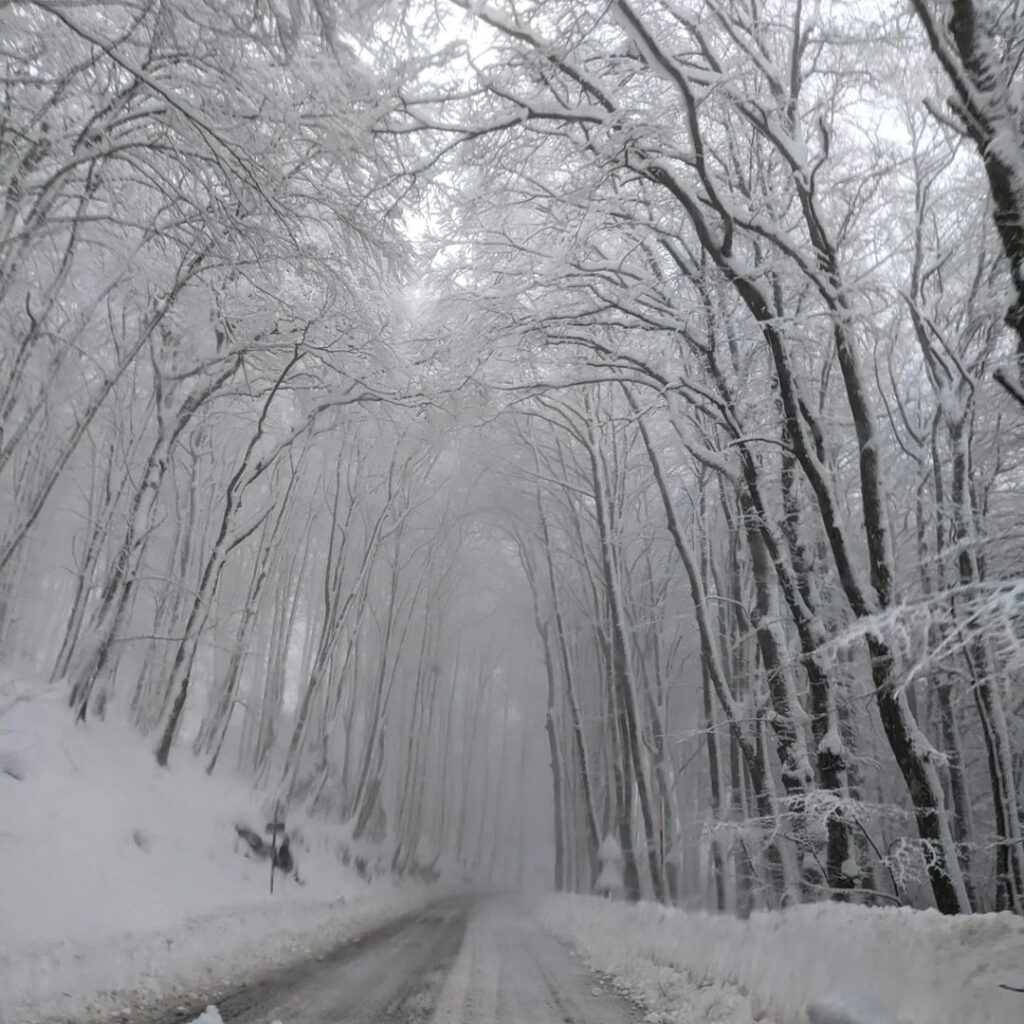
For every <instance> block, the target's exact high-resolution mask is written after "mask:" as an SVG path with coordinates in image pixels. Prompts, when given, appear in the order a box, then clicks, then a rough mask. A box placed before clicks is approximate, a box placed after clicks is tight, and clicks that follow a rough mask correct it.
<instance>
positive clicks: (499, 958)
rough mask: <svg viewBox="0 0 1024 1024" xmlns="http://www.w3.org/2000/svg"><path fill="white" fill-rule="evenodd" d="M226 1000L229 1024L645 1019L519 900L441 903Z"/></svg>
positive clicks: (570, 1023) (596, 1023) (627, 1022)
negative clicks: (542, 924) (556, 938)
mask: <svg viewBox="0 0 1024 1024" xmlns="http://www.w3.org/2000/svg"><path fill="white" fill-rule="evenodd" d="M217 1006H218V1009H219V1011H220V1013H221V1016H222V1018H223V1020H224V1021H225V1024H273V1022H275V1021H280V1022H281V1024H435V1022H436V1024H631V1022H635V1021H639V1019H640V1014H639V1013H638V1012H637V1010H636V1008H635V1007H634V1006H633V1005H632V1004H631V1003H629V1002H627V1001H626V1000H625V999H623V998H622V997H621V996H619V995H617V994H616V993H615V992H614V991H612V990H611V989H609V988H607V987H606V986H605V985H604V984H603V983H602V982H601V981H600V980H599V979H598V978H597V977H596V976H594V975H593V974H591V973H590V972H589V971H588V970H587V969H586V968H585V967H584V966H583V965H582V964H581V963H580V961H579V960H578V959H577V958H576V957H575V956H574V955H573V954H572V953H570V952H569V951H568V950H567V949H566V948H565V947H563V946H562V945H561V944H560V943H559V942H558V941H557V940H555V939H554V938H552V937H551V936H550V935H548V934H547V933H546V932H544V931H543V930H542V929H541V928H540V927H539V925H537V924H536V922H535V921H533V920H532V919H531V917H530V915H529V914H528V913H527V912H526V911H525V910H524V909H523V908H522V907H521V906H520V904H519V903H517V902H516V901H515V900H514V899H512V898H510V897H490V898H484V899H471V898H468V897H467V898H459V899H454V900H447V901H443V902H440V903H438V904H435V905H434V906H432V907H430V908H428V909H427V910H425V911H423V912H421V913H419V914H416V915H413V916H411V917H408V918H405V919H404V920H403V921H401V922H398V923H396V924H394V925H392V926H389V927H388V928H386V929H384V930H382V931H380V932H377V933H376V934H374V935H373V936H370V937H368V938H367V939H364V940H363V941H361V942H357V943H353V944H351V945H348V946H343V947H340V948H339V949H338V950H335V951H334V952H333V953H332V954H330V955H329V956H327V957H324V958H322V959H321V960H314V961H309V962H306V963H304V964H301V965H299V966H298V967H294V968H290V969H287V970H281V971H278V972H276V973H275V974H272V975H269V976H268V977H267V978H265V979H264V980H262V981H260V982H258V983H256V984H253V985H249V986H247V987H246V988H245V989H243V990H239V991H236V992H234V993H231V994H229V995H227V996H225V997H223V998H221V999H220V1000H219V1001H218V1003H217ZM185 1019H190V1018H188V1017H186V1018H185ZM180 1022H181V1017H180V1016H179V1017H178V1024H180ZM153 1024H165V1021H164V1019H158V1020H156V1021H154V1022H153Z"/></svg>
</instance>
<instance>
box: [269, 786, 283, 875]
mask: <svg viewBox="0 0 1024 1024" xmlns="http://www.w3.org/2000/svg"><path fill="white" fill-rule="evenodd" d="M280 817H281V808H280V806H276V807H275V808H274V820H273V821H268V822H267V831H268V832H269V833H270V892H271V895H273V892H274V868H276V867H277V836H278V833H279V832H284V822H283V821H280V820H279V819H280Z"/></svg>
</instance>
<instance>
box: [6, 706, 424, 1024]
mask: <svg viewBox="0 0 1024 1024" xmlns="http://www.w3.org/2000/svg"><path fill="white" fill-rule="evenodd" d="M12 694H13V691H12V690H11V688H10V687H6V686H5V687H4V693H3V694H2V695H0V809H2V821H0V864H2V866H3V870H2V872H0V1021H3V1022H4V1024H9V1022H14V1021H26V1022H27V1021H38V1020H40V1019H42V1018H44V1017H47V1016H82V1015H85V1014H86V1013H88V1014H100V1013H107V1012H110V1011H112V1010H119V1009H121V1008H123V1007H125V1006H128V1005H130V1004H132V1003H133V1002H138V1001H139V1000H140V999H154V998H160V999H163V998H169V997H173V996H174V995H175V994H177V993H179V992H181V993H184V992H190V991H196V990H203V989H204V987H205V986H208V985H209V984H211V982H212V980H213V979H217V980H218V981H219V982H221V983H224V984H226V983H230V982H231V981H238V980H241V978H242V977H243V976H244V975H245V973H246V972H249V971H253V970H258V969H259V968H260V967H261V966H265V965H268V964H270V963H277V962H281V961H282V960H286V959H288V958H291V957H302V956H305V955H308V954H309V953H310V952H316V951H318V950H320V949H324V948H327V947H329V946H331V945H334V944H336V943H337V942H340V941H343V940H345V939H348V938H353V937H356V936H357V935H359V934H361V933H363V932H365V931H367V930H369V929H372V928H373V927H375V926H377V925H379V924H383V923H384V922H385V921H386V920H388V919H389V918H392V917H394V916H397V915H399V914H401V913H403V912H405V911H407V910H410V909H412V908H413V907H415V906H416V905H419V904H422V903H423V902H425V901H427V900H429V899H431V898H433V897H434V896H435V895H436V893H435V892H433V891H432V890H429V889H427V888H426V887H422V886H415V885H406V886H397V885H395V884H394V883H392V882H390V881H388V880H386V879H377V880H376V881H374V882H373V883H372V884H370V883H368V882H366V881H364V880H363V879H362V878H360V877H359V876H358V874H357V873H356V871H355V870H354V868H352V867H346V866H344V865H342V864H341V863H340V862H339V860H338V857H337V855H336V854H337V849H338V846H339V841H340V839H341V838H343V837H341V836H340V833H339V830H337V829H333V830H327V829H324V830H322V833H323V834H321V831H319V830H318V826H317V823H316V822H311V821H302V820H294V821H293V820H289V822H288V825H289V828H290V829H294V835H295V836H296V837H298V838H297V841H293V850H292V852H293V853H294V855H295V857H296V860H297V866H298V870H299V876H300V877H301V879H302V884H301V885H300V884H298V883H297V882H296V881H295V879H294V878H293V877H282V876H281V874H280V873H278V875H277V877H276V880H275V894H274V895H273V896H271V895H270V893H269V872H270V867H269V863H268V862H267V861H266V860H256V859H248V858H246V856H245V855H244V851H245V844H244V843H240V842H239V839H238V836H237V834H236V831H235V825H236V824H237V823H243V824H248V825H249V826H250V827H252V828H254V829H263V827H264V824H265V821H266V814H265V810H264V806H263V799H262V797H261V795H260V794H256V793H253V792H252V790H251V789H250V788H249V786H248V784H247V783H246V782H244V781H243V780H241V779H235V778H231V777H230V776H229V775H226V774H225V775H215V776H213V777H208V776H207V775H206V774H205V773H204V772H203V770H202V768H201V766H199V765H198V764H196V763H194V762H193V761H192V758H191V757H190V756H189V754H188V751H187V750H180V751H176V754H177V756H176V758H175V760H174V762H173V764H172V767H171V769H170V770H167V769H161V768H158V767H157V765H156V763H155V762H154V759H153V755H152V751H151V750H150V749H149V746H148V745H147V744H146V743H145V741H143V740H142V739H141V738H140V737H139V736H138V735H137V734H135V733H134V732H133V731H131V730H130V729H128V728H127V727H124V726H121V725H119V724H117V723H113V722H111V723H103V722H99V723H97V722H90V723H86V724H85V725H80V726H75V725H74V724H73V723H72V721H71V717H70V714H69V713H68V710H67V708H66V706H65V704H64V702H63V699H62V698H63V691H62V690H60V689H59V688H58V689H57V690H55V691H53V692H52V693H50V694H49V695H48V696H47V697H45V698H43V699H39V698H33V699H31V700H23V701H18V702H16V703H13V704H12V701H13V700H14V697H13V696H12ZM314 937H315V938H314Z"/></svg>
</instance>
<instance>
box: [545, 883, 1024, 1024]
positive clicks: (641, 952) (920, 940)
mask: <svg viewBox="0 0 1024 1024" xmlns="http://www.w3.org/2000/svg"><path fill="white" fill-rule="evenodd" d="M540 914H541V917H542V919H543V921H544V923H545V924H546V925H547V927H548V928H549V929H550V930H551V931H552V932H554V933H555V934H556V935H557V936H559V937H560V938H562V939H564V940H566V941H567V942H569V943H570V944H571V945H573V946H575V947H576V948H577V949H578V950H579V951H580V953H581V954H582V955H583V957H584V958H585V960H586V961H587V962H588V963H589V965H590V966H591V967H592V968H593V969H594V970H596V971H598V972H600V973H602V974H605V975H608V976H610V977H611V979H612V980H613V981H614V983H615V984H616V986H617V987H618V988H620V989H621V990H622V991H623V992H625V993H626V994H627V995H629V996H630V997H631V998H632V999H634V1000H635V1001H636V1002H638V1003H639V1004H640V1005H641V1006H643V1007H645V1008H646V1009H648V1010H649V1011H650V1012H649V1014H648V1016H647V1017H646V1020H647V1021H648V1022H650V1024H692V1022H693V1021H698V1020H699V1021H707V1022H712V1024H751V1021H763V1022H765V1024H768V1022H770V1024H807V1021H808V1019H810V1020H811V1021H813V1022H818V1024H826V1022H827V1024H966V1022H968V1021H977V1022H979V1024H980V1022H984V1024H1020V1022H1021V1021H1022V1020H1024V992H1017V991H1013V988H1024V921H1021V920H1020V919H1018V918H1016V917H1014V916H1012V915H1010V914H986V915H978V916H974V917H959V918H950V917H943V916H942V915H940V914H939V913H937V912H934V911H916V910H908V909H885V910H880V909H871V908H866V907H856V906H840V905H837V904H813V905H809V906H801V907H794V908H792V909H790V910H786V911H782V912H779V913H760V914H755V915H754V916H753V917H752V918H751V919H750V920H749V921H739V920H737V919H735V918H732V917H728V916H725V915H712V914H702V913H692V912H686V911H680V910H669V909H666V908H664V907H660V906H658V905H655V904H650V903H641V904H638V905H631V904H626V903H619V902H610V901H608V900H603V899H600V898H597V897H580V896H560V897H557V898H553V899H550V900H548V901H546V902H545V903H544V905H543V906H542V908H541V909H540ZM1006 986H1009V987H1006ZM809 1011H810V1014H809Z"/></svg>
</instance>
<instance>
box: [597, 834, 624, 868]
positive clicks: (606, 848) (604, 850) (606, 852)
mask: <svg viewBox="0 0 1024 1024" xmlns="http://www.w3.org/2000/svg"><path fill="white" fill-rule="evenodd" d="M597 859H598V860H599V861H601V862H602V863H603V862H604V861H618V862H620V863H621V862H622V847H621V846H620V845H619V841H618V840H617V839H616V838H615V836H614V835H612V833H611V832H609V833H608V835H606V836H605V837H604V839H602V840H601V845H600V847H598V850H597Z"/></svg>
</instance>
